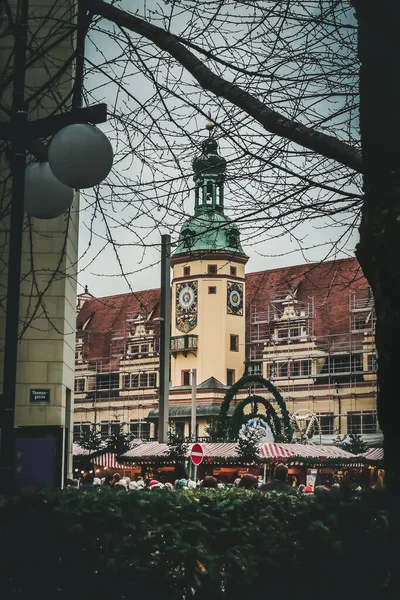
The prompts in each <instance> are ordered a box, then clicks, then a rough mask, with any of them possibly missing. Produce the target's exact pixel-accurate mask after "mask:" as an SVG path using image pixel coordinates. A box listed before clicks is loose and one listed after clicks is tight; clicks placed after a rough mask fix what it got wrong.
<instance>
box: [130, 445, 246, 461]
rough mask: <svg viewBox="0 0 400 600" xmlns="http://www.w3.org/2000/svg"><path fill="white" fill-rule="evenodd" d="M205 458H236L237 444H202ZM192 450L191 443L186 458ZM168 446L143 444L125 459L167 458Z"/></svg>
mask: <svg viewBox="0 0 400 600" xmlns="http://www.w3.org/2000/svg"><path fill="white" fill-rule="evenodd" d="M201 446H202V448H203V452H204V456H205V457H209V456H211V457H213V456H218V457H221V458H230V457H235V456H236V452H235V447H236V442H232V443H231V442H226V443H209V442H206V443H202V444H201ZM190 448H191V444H190V443H189V446H188V451H187V452H186V456H187V457H189V456H190ZM167 449H168V446H167V444H159V443H158V442H143V444H139V445H138V446H135V447H134V448H132V449H131V450H128V452H126V453H125V454H124V458H129V459H131V460H132V459H135V458H143V457H151V458H153V457H161V456H165V454H166V452H167Z"/></svg>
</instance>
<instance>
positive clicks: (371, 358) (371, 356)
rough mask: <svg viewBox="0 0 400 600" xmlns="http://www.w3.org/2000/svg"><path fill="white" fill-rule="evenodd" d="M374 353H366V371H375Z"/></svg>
mask: <svg viewBox="0 0 400 600" xmlns="http://www.w3.org/2000/svg"><path fill="white" fill-rule="evenodd" d="M376 362H377V361H376V354H368V371H372V372H373V373H376Z"/></svg>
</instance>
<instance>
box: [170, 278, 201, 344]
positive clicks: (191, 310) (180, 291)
mask: <svg viewBox="0 0 400 600" xmlns="http://www.w3.org/2000/svg"><path fill="white" fill-rule="evenodd" d="M175 312H176V319H175V325H176V328H177V329H179V331H182V332H183V333H188V332H189V331H191V330H192V329H194V328H195V327H196V325H197V281H189V282H186V283H178V284H177V286H176V295H175Z"/></svg>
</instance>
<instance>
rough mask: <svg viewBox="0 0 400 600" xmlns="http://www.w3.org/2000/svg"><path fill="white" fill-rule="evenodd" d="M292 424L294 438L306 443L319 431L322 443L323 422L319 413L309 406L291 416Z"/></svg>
mask: <svg viewBox="0 0 400 600" xmlns="http://www.w3.org/2000/svg"><path fill="white" fill-rule="evenodd" d="M290 424H291V426H292V428H293V437H294V440H297V441H299V442H300V443H302V444H304V443H307V441H308V440H310V439H311V438H312V437H313V436H314V434H315V433H317V434H318V435H319V443H320V444H321V443H322V431H321V424H320V422H319V419H318V417H317V415H316V414H315V413H313V412H312V411H311V410H308V409H307V408H300V409H299V410H296V412H294V413H293V414H292V416H291V417H290Z"/></svg>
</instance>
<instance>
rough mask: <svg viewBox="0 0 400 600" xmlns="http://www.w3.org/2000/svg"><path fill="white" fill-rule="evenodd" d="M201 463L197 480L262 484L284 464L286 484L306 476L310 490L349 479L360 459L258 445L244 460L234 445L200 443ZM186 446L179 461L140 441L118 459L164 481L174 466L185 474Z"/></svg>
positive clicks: (323, 450) (313, 448)
mask: <svg viewBox="0 0 400 600" xmlns="http://www.w3.org/2000/svg"><path fill="white" fill-rule="evenodd" d="M201 446H202V448H203V462H202V463H201V465H200V466H199V467H198V477H199V478H203V477H205V476H206V475H214V477H217V478H218V479H220V480H221V481H224V482H227V483H231V482H233V481H234V480H235V479H236V477H240V476H242V475H244V474H245V473H253V474H255V475H262V476H263V479H264V480H265V481H269V480H270V479H271V478H272V476H273V470H274V467H275V465H276V464H278V463H285V464H286V465H287V466H288V468H289V481H290V482H294V483H295V484H300V483H306V480H307V477H308V476H310V477H311V478H312V479H313V487H314V486H315V485H322V484H324V483H325V482H326V481H329V482H330V483H332V482H333V481H340V480H342V479H343V477H349V476H350V475H349V473H350V472H351V469H354V468H356V469H357V468H362V467H363V465H364V462H363V460H364V459H363V458H362V457H358V456H355V455H354V454H351V453H350V452H347V451H345V450H342V449H340V448H336V447H332V446H322V445H317V444H286V443H281V444H278V443H272V442H270V443H264V444H258V445H257V447H258V452H257V456H256V457H255V460H252V461H246V460H245V459H244V458H243V457H241V456H239V455H238V453H237V443H236V442H226V443H209V442H204V443H202V444H201ZM190 447H191V445H190V444H188V449H187V451H186V452H185V456H184V457H183V458H181V459H179V458H173V457H171V456H170V455H169V454H168V445H167V444H160V443H158V442H144V443H142V444H139V445H137V446H135V447H134V448H132V449H131V450H129V451H128V452H126V453H125V454H124V455H123V456H122V457H119V460H121V461H122V462H123V463H124V464H125V465H128V464H132V467H133V468H135V469H137V468H138V467H141V468H142V470H143V472H144V473H145V474H149V475H150V476H155V477H156V476H158V477H161V478H162V479H164V480H165V481H168V480H172V478H173V477H174V474H175V467H176V465H177V464H178V463H183V464H184V467H185V468H186V471H188V466H189V460H190Z"/></svg>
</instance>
